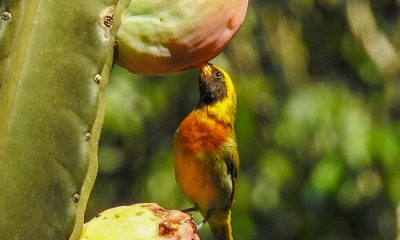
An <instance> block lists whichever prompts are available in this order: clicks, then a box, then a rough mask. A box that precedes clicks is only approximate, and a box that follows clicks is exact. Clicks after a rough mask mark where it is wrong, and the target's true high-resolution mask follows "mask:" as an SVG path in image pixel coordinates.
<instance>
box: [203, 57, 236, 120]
mask: <svg viewBox="0 0 400 240" xmlns="http://www.w3.org/2000/svg"><path fill="white" fill-rule="evenodd" d="M199 70H200V73H199V89H200V101H199V106H198V107H199V108H203V107H206V108H207V110H208V112H209V113H211V114H213V115H215V116H216V117H217V118H218V119H220V120H222V121H225V122H229V123H231V124H233V121H234V119H235V116H236V93H235V88H234V86H233V83H232V80H231V78H230V77H229V75H228V73H226V72H225V71H224V70H223V69H222V68H220V67H217V66H214V65H213V64H211V63H203V64H200V65H199Z"/></svg>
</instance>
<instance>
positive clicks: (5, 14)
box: [1, 12, 12, 21]
mask: <svg viewBox="0 0 400 240" xmlns="http://www.w3.org/2000/svg"><path fill="white" fill-rule="evenodd" d="M1 19H3V20H4V21H10V20H11V19H12V16H11V13H10V12H3V13H2V14H1Z"/></svg>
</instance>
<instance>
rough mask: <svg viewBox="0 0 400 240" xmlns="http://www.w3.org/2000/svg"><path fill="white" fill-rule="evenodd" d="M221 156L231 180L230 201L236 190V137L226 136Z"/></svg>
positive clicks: (237, 165) (237, 158) (237, 157)
mask: <svg viewBox="0 0 400 240" xmlns="http://www.w3.org/2000/svg"><path fill="white" fill-rule="evenodd" d="M222 156H223V159H224V162H225V164H226V170H227V174H228V176H229V177H230V179H231V181H232V191H231V195H230V199H229V200H230V201H229V202H230V203H232V202H233V198H234V196H235V191H236V181H237V175H238V171H239V154H238V149H237V143H236V137H235V136H234V135H233V137H231V138H228V139H227V141H226V142H225V144H224V147H223V152H222Z"/></svg>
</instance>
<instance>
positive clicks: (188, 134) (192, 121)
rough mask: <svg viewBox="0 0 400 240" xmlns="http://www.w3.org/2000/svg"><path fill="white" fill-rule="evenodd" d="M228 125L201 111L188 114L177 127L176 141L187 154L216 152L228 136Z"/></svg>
mask: <svg viewBox="0 0 400 240" xmlns="http://www.w3.org/2000/svg"><path fill="white" fill-rule="evenodd" d="M230 130H231V128H230V126H229V125H228V124H226V123H224V122H222V121H219V120H217V119H215V118H213V117H212V116H210V115H208V114H207V112H205V111H203V110H197V111H194V112H192V113H191V114H189V116H187V117H186V118H185V120H183V122H182V123H181V125H180V126H179V132H178V134H179V136H178V139H177V140H178V141H179V144H180V146H181V147H182V148H183V149H184V150H186V151H188V152H218V151H219V150H220V148H221V146H222V144H223V143H224V142H225V141H226V139H227V138H228V136H229V132H230Z"/></svg>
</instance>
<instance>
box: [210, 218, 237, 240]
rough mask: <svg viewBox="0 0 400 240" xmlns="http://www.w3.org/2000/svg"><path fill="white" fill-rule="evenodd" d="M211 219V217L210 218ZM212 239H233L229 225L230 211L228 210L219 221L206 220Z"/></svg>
mask: <svg viewBox="0 0 400 240" xmlns="http://www.w3.org/2000/svg"><path fill="white" fill-rule="evenodd" d="M210 220H211V219H210ZM208 223H209V225H210V228H211V232H212V235H213V239H214V240H233V237H232V227H231V212H230V211H229V212H228V213H227V214H226V217H224V218H223V219H222V221H221V219H220V220H219V221H217V220H211V221H208Z"/></svg>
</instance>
